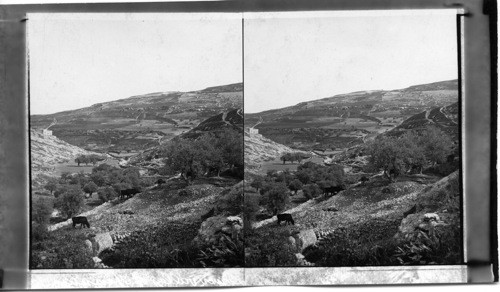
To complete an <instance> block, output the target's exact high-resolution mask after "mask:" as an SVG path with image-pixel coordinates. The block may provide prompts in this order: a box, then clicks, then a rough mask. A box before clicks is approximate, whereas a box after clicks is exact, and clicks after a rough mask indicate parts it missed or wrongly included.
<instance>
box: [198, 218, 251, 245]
mask: <svg viewBox="0 0 500 292" xmlns="http://www.w3.org/2000/svg"><path fill="white" fill-rule="evenodd" d="M242 229H243V220H242V219H241V218H240V217H237V216H230V217H225V216H214V217H210V218H208V219H207V220H205V221H204V222H203V223H202V224H201V226H200V229H199V230H198V235H197V236H196V237H195V239H194V240H193V242H194V243H195V244H198V245H203V244H215V243H217V242H218V241H219V239H220V238H221V237H222V235H226V236H229V237H231V238H232V239H238V238H239V237H240V233H241V230H242Z"/></svg>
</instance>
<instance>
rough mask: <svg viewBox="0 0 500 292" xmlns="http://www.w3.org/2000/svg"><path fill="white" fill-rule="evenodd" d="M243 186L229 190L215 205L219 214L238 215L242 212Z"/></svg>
mask: <svg viewBox="0 0 500 292" xmlns="http://www.w3.org/2000/svg"><path fill="white" fill-rule="evenodd" d="M243 203H244V202H243V184H240V185H236V186H234V187H232V188H230V189H229V190H228V191H227V193H226V194H225V195H224V196H223V197H222V198H221V199H220V201H219V203H218V204H217V210H218V211H219V213H224V214H225V215H238V214H240V213H242V212H243Z"/></svg>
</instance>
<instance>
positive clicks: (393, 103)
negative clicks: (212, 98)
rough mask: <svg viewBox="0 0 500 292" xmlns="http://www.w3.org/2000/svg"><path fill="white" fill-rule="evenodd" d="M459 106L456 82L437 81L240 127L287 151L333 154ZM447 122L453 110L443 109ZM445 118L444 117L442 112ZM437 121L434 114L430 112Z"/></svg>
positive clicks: (275, 114)
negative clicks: (317, 149) (318, 150)
mask: <svg viewBox="0 0 500 292" xmlns="http://www.w3.org/2000/svg"><path fill="white" fill-rule="evenodd" d="M457 100H458V81H457V80H450V81H442V82H436V83H430V84H423V85H416V86H411V87H408V88H404V89H398V90H390V91H385V90H374V91H359V92H353V93H348V94H341V95H336V96H333V97H328V98H323V99H319V100H313V101H307V102H302V103H299V104H297V105H294V106H290V107H285V108H281V109H275V110H269V111H264V112H261V113H253V114H246V115H245V124H247V125H250V126H251V125H254V124H256V123H258V120H259V119H260V118H262V120H263V122H262V123H259V124H258V125H257V126H256V127H255V128H257V129H259V132H260V133H261V134H262V135H264V136H266V137H268V138H270V139H272V140H274V141H276V142H279V143H282V144H285V145H287V146H293V147H298V148H302V149H311V148H313V147H321V148H324V149H330V148H332V149H336V148H344V147H348V146H352V144H359V143H362V142H363V140H364V139H366V138H370V137H372V136H374V135H377V134H379V133H384V132H386V131H389V130H391V129H393V128H394V127H396V126H398V125H399V124H400V123H401V122H403V121H404V120H406V119H408V118H410V117H412V116H413V115H416V114H419V113H421V112H424V111H429V110H431V109H433V108H443V107H445V106H448V105H450V104H452V103H456V102H457ZM448 110H449V111H448V112H447V113H448V114H447V115H448V116H449V115H450V114H451V113H452V112H454V111H455V112H456V110H453V109H448ZM445 112H446V111H445ZM432 115H436V118H437V119H438V118H439V117H438V116H440V114H439V113H437V112H433V113H432Z"/></svg>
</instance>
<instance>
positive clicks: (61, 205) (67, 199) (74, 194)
mask: <svg viewBox="0 0 500 292" xmlns="http://www.w3.org/2000/svg"><path fill="white" fill-rule="evenodd" d="M83 205H84V199H83V196H82V194H81V190H80V188H79V187H78V186H69V187H68V188H67V190H66V191H65V192H64V193H62V194H61V195H60V196H59V197H58V198H57V199H56V201H55V204H54V206H55V207H56V208H57V209H58V210H59V211H60V212H61V213H62V214H64V215H65V216H66V218H71V217H72V216H73V215H76V214H77V213H78V212H80V209H81V208H82V207H83Z"/></svg>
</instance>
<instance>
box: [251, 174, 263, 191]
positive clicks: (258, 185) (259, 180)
mask: <svg viewBox="0 0 500 292" xmlns="http://www.w3.org/2000/svg"><path fill="white" fill-rule="evenodd" d="M264 182H265V179H264V178H263V177H262V176H256V177H255V178H254V179H253V181H252V183H251V184H250V186H251V187H253V188H255V189H256V190H257V192H259V191H260V189H262V186H263V185H264Z"/></svg>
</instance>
